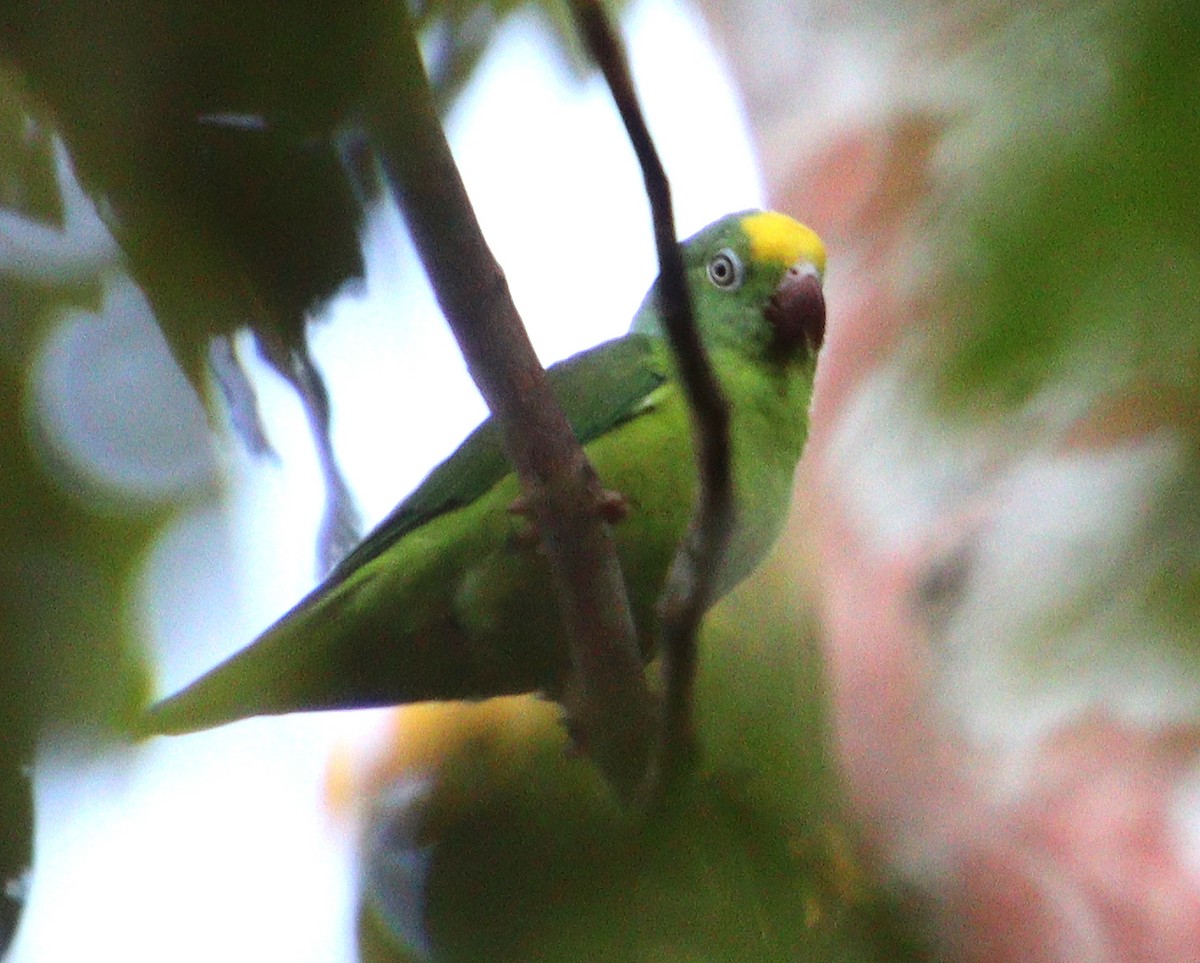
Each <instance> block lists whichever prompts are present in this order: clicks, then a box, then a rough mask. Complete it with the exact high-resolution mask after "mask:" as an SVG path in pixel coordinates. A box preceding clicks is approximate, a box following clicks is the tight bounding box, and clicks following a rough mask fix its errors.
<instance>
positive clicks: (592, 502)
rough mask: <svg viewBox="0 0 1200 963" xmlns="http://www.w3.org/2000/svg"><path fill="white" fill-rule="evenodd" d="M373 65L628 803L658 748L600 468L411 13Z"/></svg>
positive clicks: (441, 278)
mask: <svg viewBox="0 0 1200 963" xmlns="http://www.w3.org/2000/svg"><path fill="white" fill-rule="evenodd" d="M392 9H393V10H394V20H393V26H392V30H393V32H392V35H391V36H386V37H380V38H378V41H379V42H378V43H377V45H376V47H375V51H376V56H375V57H374V58H373V60H372V61H371V62H369V63H368V64H367V65H366V66H367V69H368V71H369V73H368V76H369V78H370V83H369V85H368V87H369V94H368V96H369V97H370V98H371V100H370V101H369V105H368V108H367V109H368V117H367V122H368V124H369V126H370V128H371V130H372V132H373V134H374V135H375V137H376V139H377V141H378V143H379V147H380V153H381V155H382V158H383V165H384V170H385V173H386V174H387V176H388V177H389V179H390V180H391V182H392V184H393V186H394V187H395V189H396V191H397V194H398V196H399V201H400V206H401V209H402V210H403V212H404V216H405V220H406V222H407V224H408V227H409V230H410V231H411V233H412V236H413V240H414V243H415V244H416V247H417V251H418V252H419V254H420V257H421V261H422V263H423V264H424V266H425V270H426V272H427V274H428V275H429V279H430V282H431V283H432V285H433V288H434V291H435V292H436V294H437V298H438V302H439V303H440V305H441V307H442V310H443V312H444V313H445V315H446V320H447V321H448V322H449V324H450V326H451V328H452V329H453V331H454V335H455V337H456V339H457V340H458V343H459V347H460V348H461V350H462V353H463V356H464V358H465V359H466V362H467V366H468V368H469V369H470V372H471V376H472V377H473V378H474V379H475V383H476V385H478V387H479V390H480V392H481V393H482V395H483V397H484V400H485V401H486V402H487V404H488V407H489V408H490V409H491V411H492V414H493V416H494V417H495V419H496V421H497V422H498V424H499V426H500V431H501V435H502V437H503V441H504V447H505V451H506V453H507V455H508V457H509V459H510V461H511V463H512V465H513V467H514V469H515V470H516V473H517V476H518V477H519V479H520V482H521V487H522V490H523V493H524V496H525V499H526V502H527V504H528V506H529V511H530V513H531V515H532V517H533V519H534V521H535V523H536V525H537V528H538V531H539V532H540V535H541V538H542V541H543V543H544V546H545V549H546V554H547V556H548V559H549V562H550V566H551V568H552V570H553V571H554V573H555V577H556V580H557V589H558V598H559V601H560V604H561V609H562V614H563V618H564V622H565V626H566V629H567V633H568V637H569V640H570V643H571V651H572V658H573V669H574V673H575V678H574V684H575V685H574V691H573V700H572V705H571V706H569V712H570V714H571V719H570V723H571V726H572V729H573V731H574V732H576V733H577V734H578V735H579V738H580V740H581V742H582V743H583V745H584V747H585V748H586V750H587V751H588V752H589V753H590V754H591V756H592V757H593V758H594V759H595V761H596V762H597V764H598V765H599V767H600V769H601V770H602V771H603V772H604V773H605V774H606V775H607V777H608V778H609V780H610V781H611V783H612V784H613V786H614V788H615V789H616V790H617V792H618V793H619V794H621V795H622V796H623V797H624V798H627V799H628V798H631V796H632V795H633V793H634V792H635V791H636V790H637V788H638V787H639V786H640V785H641V784H642V783H643V781H644V779H645V775H646V772H647V770H648V768H649V765H650V760H651V757H652V754H653V751H654V745H653V736H654V732H655V721H654V713H655V708H654V703H653V700H652V697H651V694H650V692H649V689H648V687H647V685H646V680H645V675H644V672H643V668H642V660H641V654H640V650H639V647H638V644H637V636H636V630H635V626H634V624H633V620H632V616H631V615H630V612H629V604H628V600H627V598H626V593H625V583H624V580H623V578H622V575H621V570H620V566H619V563H618V560H617V555H616V549H615V545H614V542H613V539H612V535H611V532H610V530H609V528H608V526H607V525H606V524H605V523H604V522H603V520H602V518H601V516H600V513H599V511H598V505H599V502H600V499H601V497H602V492H601V488H600V483H599V480H598V478H597V477H596V473H595V471H594V469H593V468H592V466H591V464H590V463H589V462H588V460H587V457H586V455H585V454H584V452H583V450H582V449H581V448H580V446H579V443H578V442H577V441H576V439H575V437H574V435H573V434H572V432H571V429H570V426H569V425H568V423H567V420H566V417H565V416H564V414H563V412H562V408H561V407H560V406H559V404H558V402H557V399H556V398H555V397H554V394H553V392H552V391H551V390H550V387H549V384H548V382H547V380H546V377H545V372H544V371H543V370H542V367H541V365H540V364H539V363H538V360H537V357H536V355H535V354H534V352H533V347H532V345H531V344H530V342H529V338H528V335H527V334H526V332H525V328H524V326H523V324H522V323H521V319H520V316H519V315H518V313H517V309H516V307H515V306H514V304H513V302H512V298H511V296H510V294H509V290H508V283H507V281H506V280H505V278H504V274H503V272H502V271H501V269H500V266H499V264H497V263H496V260H495V258H494V256H493V255H492V253H491V251H490V249H489V248H488V246H487V243H486V241H485V240H484V238H483V234H482V232H481V230H480V227H479V224H478V222H477V221H476V219H475V214H474V211H473V210H472V208H471V204H470V200H469V199H468V197H467V193H466V190H465V188H464V186H463V183H462V179H461V177H460V175H459V172H458V168H457V166H456V165H455V163H454V159H453V157H452V155H451V153H450V147H449V144H448V143H447V141H446V137H445V133H444V132H443V130H442V126H441V124H440V122H439V120H438V117H437V114H436V111H435V108H434V102H433V98H432V94H431V91H430V88H429V84H428V80H427V78H426V74H425V70H424V66H423V65H422V63H421V60H420V55H419V53H418V49H417V44H416V40H415V37H414V34H413V30H412V25H411V22H410V21H409V20H408V14H407V12H406V11H407V4H404V3H398V4H395V5H393V8H392Z"/></svg>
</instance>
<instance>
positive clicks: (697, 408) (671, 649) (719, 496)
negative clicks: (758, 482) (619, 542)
mask: <svg viewBox="0 0 1200 963" xmlns="http://www.w3.org/2000/svg"><path fill="white" fill-rule="evenodd" d="M572 7H573V9H574V11H575V16H576V18H577V20H578V22H579V26H580V30H581V32H582V34H583V36H584V40H585V42H586V44H587V46H588V49H589V50H590V51H591V54H592V57H593V59H594V60H595V61H596V63H597V64H598V65H599V67H600V70H601V72H602V73H603V74H604V78H605V80H606V81H607V82H608V86H609V89H610V90H611V91H612V95H613V100H614V101H616V105H617V110H618V111H619V112H620V114H621V119H622V120H623V121H624V123H625V129H626V131H628V133H629V139H630V141H631V142H632V144H633V149H634V152H635V153H636V154H637V158H638V163H639V164H640V165H641V168H642V176H643V178H644V179H645V183H646V195H647V197H648V198H649V201H650V209H651V214H652V217H653V220H654V239H655V244H656V247H657V249H658V260H659V266H660V267H659V270H660V274H659V281H658V290H659V310H660V311H661V312H662V316H663V324H664V326H665V328H666V331H667V335H668V338H669V340H670V343H671V347H672V349H673V351H674V355H675V361H676V364H677V365H678V368H679V375H680V380H681V381H682V383H683V389H684V393H685V395H686V397H687V400H688V405H689V408H690V410H691V413H692V433H693V436H694V438H695V439H696V460H697V469H698V473H699V480H700V491H699V496H698V498H697V502H696V507H695V510H694V512H693V514H692V521H691V525H690V526H689V528H688V532H687V535H686V536H685V537H684V539H683V542H682V544H681V545H680V546H679V551H678V552H677V553H676V555H675V559H674V561H673V563H672V565H671V570H670V573H669V574H668V576H667V582H666V585H665V586H664V588H663V592H662V595H661V596H660V598H659V617H660V619H661V625H660V627H659V631H660V634H661V643H662V644H661V651H662V660H663V661H662V670H663V688H664V705H663V719H662V729H661V745H660V753H661V755H660V758H659V765H658V767H657V769H658V777H659V786H658V787H657V790H658V791H661V790H662V789H663V788H664V787H665V786H666V785H667V784H668V783H669V782H670V780H671V779H673V778H674V777H675V775H676V774H677V773H678V772H679V771H680V770H682V769H683V768H684V767H685V766H686V765H687V764H688V763H689V762H690V760H691V758H692V755H693V752H694V745H695V734H694V731H693V726H692V683H693V680H694V677H695V671H696V635H697V632H698V630H699V627H700V620H701V619H702V618H703V616H704V613H705V612H706V611H707V610H708V607H709V605H711V604H712V596H713V589H714V579H715V576H716V573H717V571H718V569H719V567H720V564H721V561H722V559H723V558H724V555H725V550H726V546H727V545H728V543H729V538H730V535H731V533H732V530H733V520H734V506H733V479H732V473H731V462H730V442H729V404H728V402H727V401H726V400H725V396H724V394H723V393H722V391H721V386H720V383H719V382H718V381H717V377H716V374H715V372H714V371H713V368H712V365H711V364H710V363H709V360H708V355H707V353H706V352H705V350H704V345H703V344H702V343H701V341H700V335H699V332H698V331H697V330H696V324H695V319H694V316H693V311H692V299H691V295H690V293H689V290H688V286H687V277H686V274H685V271H684V267H683V256H682V253H681V251H680V247H679V242H678V241H677V239H676V237H675V215H674V212H673V210H672V205H671V188H670V184H669V183H668V181H667V175H666V172H665V171H664V169H663V166H662V161H661V160H660V159H659V156H658V152H657V151H656V150H655V148H654V142H653V141H652V140H651V138H650V132H649V130H648V129H647V127H646V121H645V118H644V117H643V116H642V111H641V107H640V106H639V104H638V98H637V93H636V91H635V90H634V87H633V81H632V79H631V78H630V75H629V66H628V63H627V61H626V58H625V54H624V51H623V50H622V48H621V44H620V41H619V40H618V38H617V35H616V32H615V31H614V30H613V28H612V25H611V23H610V22H609V19H608V16H607V15H606V14H605V12H604V8H603V6H602V5H601V2H600V0H573V2H572Z"/></svg>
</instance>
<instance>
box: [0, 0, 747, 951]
mask: <svg viewBox="0 0 1200 963" xmlns="http://www.w3.org/2000/svg"><path fill="white" fill-rule="evenodd" d="M625 26H626V29H627V31H628V39H629V46H630V55H631V59H632V61H633V66H634V73H635V77H636V79H637V82H638V84H639V89H640V92H641V94H642V96H643V98H644V105H645V108H646V110H647V113H648V116H649V121H650V125H651V129H652V131H653V132H654V134H655V136H656V139H657V142H658V146H659V149H660V151H661V152H662V154H663V157H664V161H665V163H666V166H667V170H668V172H669V174H670V176H671V180H672V187H673V191H674V198H675V202H676V210H677V216H678V221H679V229H680V231H681V233H683V234H688V233H691V232H692V231H694V230H696V229H698V228H700V227H702V226H703V225H704V224H706V223H708V222H709V221H712V220H714V219H716V218H717V217H719V216H721V215H722V214H725V213H727V212H729V211H731V210H737V209H740V208H744V207H753V206H757V205H758V204H760V203H761V193H762V191H761V187H760V183H759V180H758V174H757V172H756V168H755V164H754V160H753V158H752V156H751V153H750V148H749V146H748V136H747V134H746V131H745V128H744V125H743V120H742V118H741V115H740V111H739V107H738V105H737V103H736V101H735V99H734V97H733V95H732V93H731V91H730V89H729V87H728V83H727V80H726V79H725V77H724V76H723V74H722V72H721V70H720V68H719V66H718V65H717V64H716V62H715V61H714V59H713V57H712V55H711V50H710V47H709V45H708V43H707V41H706V39H705V38H704V36H703V34H702V31H701V30H700V29H699V28H698V26H697V23H696V22H695V21H694V20H692V19H690V18H689V16H688V15H685V13H684V12H682V10H681V8H680V7H679V6H678V5H677V4H676V3H674V2H671V0H642V2H640V3H638V4H637V5H636V6H635V7H634V8H633V9H632V10H631V11H630V14H629V15H628V17H627V18H626V22H625ZM451 136H452V140H453V143H454V147H455V152H456V156H457V157H458V160H459V163H460V164H461V166H462V169H463V173H464V177H465V179H466V182H467V187H468V190H469V191H470V192H471V195H472V198H473V199H474V201H475V204H476V208H477V211H478V214H479V217H480V220H481V221H482V223H483V227H484V230H485V233H486V234H487V237H488V239H489V241H490V243H491V244H492V246H493V249H494V251H495V253H496V254H497V256H498V258H499V260H500V261H501V263H502V264H503V265H504V268H505V270H506V273H507V274H508V278H509V282H510V285H511V287H512V290H513V293H514V296H515V298H516V300H517V304H518V307H519V308H520V309H521V311H522V313H523V316H524V318H525V321H526V324H527V325H528V327H529V329H530V333H531V336H532V338H533V341H534V344H535V346H536V347H537V349H538V351H539V353H540V354H541V357H542V359H543V361H545V362H547V363H549V362H552V361H554V360H557V359H559V358H561V357H564V356H566V355H568V354H570V353H572V352H574V351H576V350H579V349H580V348H583V347H586V346H588V345H590V344H594V343H596V342H597V341H600V340H603V339H605V338H608V337H612V336H615V335H617V334H620V333H622V332H623V331H624V330H625V329H626V328H627V326H628V324H629V320H630V318H631V317H632V314H633V311H634V309H635V308H636V306H637V304H638V303H639V301H640V300H641V297H642V295H643V294H644V293H645V290H646V288H647V287H648V286H649V283H650V281H651V280H652V278H653V275H654V273H655V271H656V268H655V263H654V256H653V244H652V236H651V230H650V222H649V214H648V211H647V208H646V204H645V200H644V196H643V193H642V187H641V176H640V173H639V172H638V170H637V168H636V166H635V163H634V160H633V156H632V151H631V149H630V148H629V146H628V142H627V141H626V139H625V136H624V133H623V131H622V130H621V128H620V126H619V121H618V119H617V117H616V115H615V112H614V111H613V109H612V107H611V105H610V102H609V98H608V94H607V92H606V90H604V88H603V87H602V86H601V84H600V83H599V81H598V80H593V81H591V82H588V83H583V84H581V83H578V82H577V81H575V80H574V79H572V78H570V77H565V76H563V75H562V74H560V73H559V72H558V69H557V61H556V59H555V57H554V56H549V57H547V56H546V54H545V41H544V40H543V39H542V38H541V36H540V35H539V34H538V32H537V30H536V28H535V27H534V26H532V25H531V22H530V21H528V20H522V19H517V20H515V21H513V22H512V24H511V25H510V26H509V27H508V28H506V30H505V32H504V35H503V37H502V39H501V41H500V43H499V44H498V45H497V46H496V48H495V49H494V50H493V51H492V52H491V53H490V55H489V56H488V58H487V60H486V61H485V63H484V65H483V68H482V70H481V71H480V73H479V75H478V77H477V78H476V82H475V84H474V85H473V87H472V89H471V90H469V91H468V92H467V94H466V95H465V97H464V98H463V101H462V103H461V104H460V105H459V107H458V108H457V109H456V111H455V113H454V116H453V117H452V118H451ZM396 225H397V221H396V215H395V214H394V213H392V212H391V211H381V212H378V213H377V215H376V216H375V217H374V218H373V220H372V223H371V228H370V231H369V236H368V242H367V255H368V265H369V277H368V283H367V291H366V293H365V296H362V297H349V296H348V297H345V298H343V299H341V300H340V301H339V302H338V303H336V304H335V306H334V308H333V310H332V312H331V314H332V315H333V323H332V324H329V325H327V326H325V327H323V328H321V329H320V330H319V331H318V332H317V334H316V336H315V338H314V350H315V352H316V354H317V357H318V359H319V361H320V363H321V364H322V366H323V367H324V369H325V370H326V372H327V376H328V380H329V384H330V389H331V392H332V396H333V399H334V405H335V408H336V419H337V420H336V423H335V431H334V440H335V444H336V446H337V449H338V452H339V456H340V459H341V462H342V464H343V467H344V469H345V471H346V473H347V475H348V477H349V480H350V483H351V486H352V488H353V489H354V491H355V493H356V495H357V497H358V498H359V502H360V505H361V507H362V509H363V511H364V514H365V515H366V517H367V520H368V521H369V522H371V523H373V522H375V521H376V520H378V519H379V518H380V517H381V516H382V515H383V514H384V513H385V512H386V511H387V510H388V509H390V508H391V507H392V505H393V504H394V503H395V502H396V501H397V500H399V498H400V497H402V496H403V495H404V494H405V493H406V492H407V491H408V490H409V489H411V488H412V487H413V486H414V485H415V484H416V482H418V481H419V480H420V478H421V477H422V476H423V474H424V473H425V472H426V471H427V470H428V469H429V467H431V465H432V464H434V463H435V462H436V461H437V460H438V459H440V458H441V457H443V456H444V455H445V454H447V453H448V452H449V451H450V450H451V449H452V448H453V447H454V446H455V445H456V444H457V443H458V441H459V440H460V439H461V438H462V436H463V435H464V434H465V433H466V432H467V431H468V430H469V429H470V428H471V427H472V426H473V425H474V424H475V423H476V422H477V421H478V420H479V419H480V418H481V417H482V415H483V406H482V402H481V401H480V400H479V398H478V396H477V395H476V394H475V392H474V389H473V387H471V385H470V383H469V381H468V379H467V377H466V374H465V372H464V370H463V366H462V362H461V360H460V359H459V358H458V356H457V353H456V350H455V348H454V345H453V341H452V339H451V336H450V334H449V332H448V331H447V329H446V327H445V325H444V323H443V322H442V320H441V318H440V316H439V315H438V314H437V312H436V310H435V309H434V307H433V303H432V298H431V295H430V294H429V292H428V289H427V287H426V285H425V282H424V280H423V278H422V276H421V274H420V270H419V267H418V266H417V265H416V263H415V261H414V260H413V258H412V255H411V251H409V250H408V249H407V246H406V245H403V251H402V256H401V257H398V256H397V245H400V244H401V243H402V242H400V241H398V240H397V235H396ZM581 291H582V292H583V296H582V297H581V296H579V292H581ZM116 303H117V304H118V305H124V309H125V310H129V305H128V299H124V300H122V299H120V298H117V299H116ZM560 304H567V305H570V307H571V311H572V314H571V316H570V317H563V316H561V314H560V312H559V310H558V306H559V305H560ZM247 353H248V352H247ZM256 379H257V383H258V387H259V390H260V392H261V396H262V399H263V401H264V406H265V408H266V411H267V417H268V429H269V432H270V434H271V438H272V441H273V442H274V443H275V445H276V446H277V448H278V450H279V452H280V454H281V464H280V465H272V464H270V463H263V462H260V463H254V462H252V461H251V460H250V459H249V458H248V457H247V456H245V455H244V454H242V453H240V452H239V451H238V450H237V449H236V448H234V447H232V446H227V447H226V448H225V457H226V460H227V461H228V462H230V466H231V472H230V477H231V479H232V481H231V488H230V495H229V499H228V501H229V504H228V506H227V508H228V512H223V511H219V510H217V509H215V508H214V507H212V506H211V505H201V506H200V507H197V508H196V509H194V510H193V511H190V512H184V513H183V514H182V515H181V517H180V518H179V520H178V521H177V522H176V523H174V524H173V525H171V526H170V527H169V528H168V529H167V530H166V531H165V532H164V533H163V535H162V537H161V538H160V540H159V541H158V543H157V544H156V546H155V547H154V549H153V550H152V552H151V553H150V555H149V557H148V558H147V563H146V570H145V575H144V582H143V590H142V599H143V602H142V605H141V608H140V610H139V611H137V612H135V613H133V617H134V618H136V619H138V620H139V622H140V623H141V624H142V625H144V626H145V627H146V630H147V635H148V636H149V639H150V641H151V644H152V646H153V648H154V650H155V651H156V652H157V653H158V656H159V662H160V664H159V680H158V681H159V686H160V689H161V691H162V692H164V693H165V692H166V691H170V690H173V689H175V688H177V687H179V686H181V685H183V684H184V683H186V682H187V681H189V680H190V679H191V678H193V677H194V676H195V675H197V674H198V673H199V672H201V671H203V670H204V669H206V668H208V667H210V666H211V665H212V664H214V663H215V662H216V661H217V660H218V659H219V658H221V657H223V656H224V655H227V654H229V653H230V652H232V651H233V650H235V649H237V648H240V647H241V646H242V645H243V644H245V643H246V642H248V641H249V640H250V639H251V638H252V637H253V635H254V634H255V632H257V631H258V630H259V629H261V628H262V627H264V626H265V625H266V624H268V623H269V622H270V621H271V620H272V619H273V618H274V617H275V616H277V615H278V614H279V613H280V612H282V611H283V610H284V609H285V608H286V607H287V606H288V605H290V604H291V603H292V602H293V601H295V599H296V598H298V597H299V595H300V594H301V593H302V592H304V591H305V590H306V589H307V588H308V587H309V586H310V585H311V583H312V567H313V559H314V553H313V542H314V537H315V531H316V525H317V518H318V513H319V509H320V504H321V498H322V494H321V489H320V480H319V477H318V475H317V472H316V466H315V459H314V457H313V455H312V449H311V441H310V438H309V436H308V432H307V428H306V427H305V423H304V419H303V416H302V414H301V412H300V410H299V406H298V404H297V402H296V401H295V399H294V398H293V397H292V396H291V395H290V392H289V391H288V389H286V388H285V387H283V386H282V384H281V383H279V382H278V380H277V379H275V378H274V376H273V375H271V374H270V373H268V372H266V371H263V370H261V369H258V370H257V371H256ZM80 457H83V456H82V455H81V456H80ZM231 522H232V524H231ZM234 532H236V533H237V534H236V536H235V535H234V534H232V533H234ZM379 720H380V715H379V713H375V712H368V713H336V714H320V715H309V716H296V717H288V718H277V719H264V720H251V721H248V722H244V723H239V724H236V725H233V726H228V727H226V728H224V729H220V730H216V731H214V732H210V733H203V734H199V735H194V736H187V737H181V738H175V739H157V740H154V741H152V742H150V743H148V744H146V745H144V746H141V747H138V748H136V749H125V750H119V751H106V752H101V753H90V754H87V755H86V756H83V755H81V756H80V757H78V758H73V759H59V760H57V761H56V762H55V763H53V764H43V765H42V766H41V767H40V768H39V771H38V773H37V776H36V780H35V787H36V792H37V802H38V807H39V822H38V827H37V847H38V856H37V859H38V863H37V876H36V877H35V881H34V883H33V885H32V887H31V889H30V895H29V902H28V906H27V909H26V914H25V918H24V920H23V922H22V926H21V929H20V930H19V931H18V935H17V939H16V942H15V943H14V946H13V949H12V954H11V961H12V963H44V961H47V960H83V959H86V960H90V961H97V963H106V961H109V960H112V961H120V963H142V961H146V963H150V961H154V963H159V961H162V960H171V961H173V963H188V961H192V960H195V961H211V960H214V959H219V960H222V961H227V963H239V961H242V960H246V961H250V960H253V961H255V963H259V961H262V960H286V961H289V963H308V961H312V963H336V961H339V960H350V959H352V958H353V954H352V940H351V934H352V921H353V911H354V906H353V858H352V847H351V842H352V840H351V833H350V830H349V829H348V827H346V826H339V825H337V824H336V822H335V820H334V819H333V817H332V816H331V815H330V814H329V813H328V811H327V809H326V805H325V802H324V799H323V796H322V793H323V781H324V779H325V775H326V768H327V765H328V759H329V753H330V751H331V749H332V748H333V747H334V746H336V745H343V744H345V743H346V742H347V741H355V740H362V739H365V738H368V734H369V733H370V732H372V731H374V730H375V728H376V727H377V726H378V723H379Z"/></svg>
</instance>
